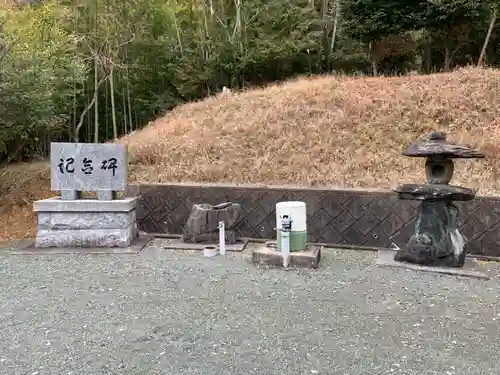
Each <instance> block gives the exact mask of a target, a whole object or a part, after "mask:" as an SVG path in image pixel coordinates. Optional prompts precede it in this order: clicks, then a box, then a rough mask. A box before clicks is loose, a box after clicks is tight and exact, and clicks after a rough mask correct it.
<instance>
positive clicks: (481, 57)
mask: <svg viewBox="0 0 500 375" xmlns="http://www.w3.org/2000/svg"><path fill="white" fill-rule="evenodd" d="M496 22H497V10H496V9H494V10H493V13H492V15H491V20H490V26H489V27H488V33H487V34H486V38H485V39H484V43H483V48H482V49H481V55H479V59H478V60H477V66H481V65H483V62H484V56H485V55H486V49H487V48H488V43H489V42H490V39H491V33H492V32H493V28H494V27H495V23H496Z"/></svg>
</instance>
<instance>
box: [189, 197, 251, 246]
mask: <svg viewBox="0 0 500 375" xmlns="http://www.w3.org/2000/svg"><path fill="white" fill-rule="evenodd" d="M240 213H241V206H240V204H238V203H232V202H227V203H221V204H219V205H216V206H212V205H210V204H206V203H201V204H195V205H193V208H192V210H191V214H190V215H189V217H188V219H187V222H186V225H185V226H184V233H183V235H182V239H183V241H184V242H188V243H200V242H206V243H216V242H218V241H219V221H223V222H224V226H225V235H226V236H225V237H226V243H228V244H234V243H236V239H237V238H236V233H235V232H234V230H233V229H232V227H233V226H234V224H235V223H236V221H237V220H238V217H239V216H240Z"/></svg>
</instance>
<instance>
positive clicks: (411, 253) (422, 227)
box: [394, 200, 467, 267]
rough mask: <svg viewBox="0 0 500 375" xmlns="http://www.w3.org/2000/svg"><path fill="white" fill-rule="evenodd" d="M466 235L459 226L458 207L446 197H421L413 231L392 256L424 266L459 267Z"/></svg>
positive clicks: (463, 255)
mask: <svg viewBox="0 0 500 375" xmlns="http://www.w3.org/2000/svg"><path fill="white" fill-rule="evenodd" d="M466 244H467V239H466V238H465V236H464V235H462V233H461V232H460V230H459V228H458V209H457V207H456V206H455V205H454V204H453V203H451V202H449V201H443V200H441V201H423V202H422V204H421V205H420V207H419V209H418V213H417V218H416V224H415V233H414V234H413V236H411V238H410V241H409V242H408V244H407V245H406V247H405V248H404V249H402V250H400V251H398V252H397V253H396V256H395V257H394V260H398V261H403V262H410V263H417V264H421V265H424V266H439V267H462V266H463V265H464V261H465V247H466Z"/></svg>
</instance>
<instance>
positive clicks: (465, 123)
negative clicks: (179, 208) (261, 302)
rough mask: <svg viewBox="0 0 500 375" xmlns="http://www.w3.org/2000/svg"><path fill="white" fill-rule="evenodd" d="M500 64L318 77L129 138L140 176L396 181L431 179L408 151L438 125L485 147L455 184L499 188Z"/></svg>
mask: <svg viewBox="0 0 500 375" xmlns="http://www.w3.org/2000/svg"><path fill="white" fill-rule="evenodd" d="M499 90H500V71H497V70H482V69H467V70H460V71H456V72H453V73H449V74H436V75H430V76H417V75H414V76H405V77H393V78H383V77H381V78H367V77H357V78H353V77H332V76H325V77H318V78H313V79H299V80H296V81H290V82H287V83H285V84H282V85H278V86H272V87H268V88H265V89H262V90H254V91H249V92H244V93H238V94H235V95H233V96H232V97H229V98H222V97H218V98H211V99H208V100H204V101H201V102H198V103H191V104H188V105H184V106H182V107H179V108H177V109H176V110H174V111H173V112H171V113H170V114H168V115H167V116H165V117H163V118H160V119H158V120H157V121H156V122H154V123H153V124H151V125H150V126H148V127H147V128H145V129H144V130H142V131H140V132H138V133H136V134H133V135H131V136H129V137H128V138H127V139H126V140H125V141H127V142H128V144H129V146H130V150H131V151H132V153H133V154H134V156H135V162H136V163H137V164H138V166H137V167H136V170H135V172H134V176H133V177H134V180H136V181H140V182H148V181H159V182H167V181H173V180H191V181H228V182H245V183H252V182H259V183H270V184H283V183H291V184H298V185H329V186H331V185H335V186H351V187H378V188H390V187H392V186H394V185H396V184H398V183H402V182H418V181H424V172H423V161H422V160H421V159H420V160H413V159H410V158H406V157H403V156H401V151H402V150H403V148H404V147H405V146H407V144H408V143H409V142H411V141H412V140H414V139H416V138H419V137H422V136H427V134H428V133H429V132H431V131H433V130H441V131H445V132H446V133H447V134H448V138H449V139H450V140H452V141H456V142H466V143H472V144H474V145H476V146H478V147H481V148H482V149H484V150H485V151H486V152H487V154H488V158H487V159H486V160H482V161H458V162H457V166H456V173H455V178H454V179H453V181H452V183H455V184H463V185H466V186H472V187H474V188H477V189H479V191H480V192H481V193H483V194H487V193H492V192H495V191H499V190H500V189H499V188H498V187H497V183H496V181H497V170H498V168H497V167H498V164H499V161H500V155H499V154H498V152H497V150H498V149H499V146H500V138H499V135H500V130H499V124H500V119H499V118H498V116H497V114H498V113H499V110H500V101H499V100H498V97H499Z"/></svg>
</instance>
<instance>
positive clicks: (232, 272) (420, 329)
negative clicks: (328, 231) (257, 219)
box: [0, 246, 500, 375]
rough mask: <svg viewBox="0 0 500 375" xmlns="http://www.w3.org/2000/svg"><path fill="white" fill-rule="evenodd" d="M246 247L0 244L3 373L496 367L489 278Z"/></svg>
mask: <svg viewBox="0 0 500 375" xmlns="http://www.w3.org/2000/svg"><path fill="white" fill-rule="evenodd" d="M248 257H249V255H248V253H244V254H236V253H231V254H228V256H227V257H226V259H223V258H220V257H219V258H217V259H204V258H203V257H202V256H201V255H200V253H199V252H198V253H197V252H189V251H169V250H161V249H159V248H157V247H154V246H152V247H149V248H147V249H146V250H144V251H143V252H142V253H141V254H138V255H94V256H90V255H56V256H54V255H53V256H28V255H21V256H12V255H7V254H6V253H5V252H4V253H2V254H1V255H0V267H1V268H0V269H1V272H0V313H1V314H0V373H1V374H8V375H17V374H23V375H24V374H28V375H32V374H33V375H35V374H37V375H44V374H47V375H58V374H64V375H69V374H73V375H77V374H82V375H98V374H123V375H128V374H130V375H132V374H134V375H138V374H148V375H150V374H151V375H153V374H162V375H163V374H173V375H182V374H203V375H212V374H214V375H226V374H227V375H229V374H230V375H237V374H245V375H249V374H258V375H268V374H276V375H278V374H279V375H284V374H286V375H295V374H331V375H336V374H339V375H379V374H408V375H413V374H415V375H427V374H429V375H430V374H439V375H455V374H456V375H480V374H498V373H499V372H500V360H499V357H498V352H499V350H500V343H499V337H500V328H499V324H498V321H497V319H498V320H500V310H499V309H498V304H497V301H498V293H499V291H500V289H499V288H498V286H499V281H500V278H499V277H498V276H497V275H498V274H499V272H498V269H497V267H498V266H497V265H496V264H488V265H486V266H485V267H488V268H489V269H490V274H491V275H493V276H494V278H493V279H492V280H490V281H482V280H476V279H466V278H456V277H450V276H441V275H435V274H429V273H419V272H415V271H409V270H404V269H395V268H382V267H377V266H375V254H374V253H367V252H354V251H345V250H343V251H335V250H327V251H325V252H324V253H323V259H322V262H321V265H320V269H318V270H290V271H284V270H279V269H267V268H264V267H261V268H259V267H254V266H253V265H251V264H250V263H249V262H248Z"/></svg>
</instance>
